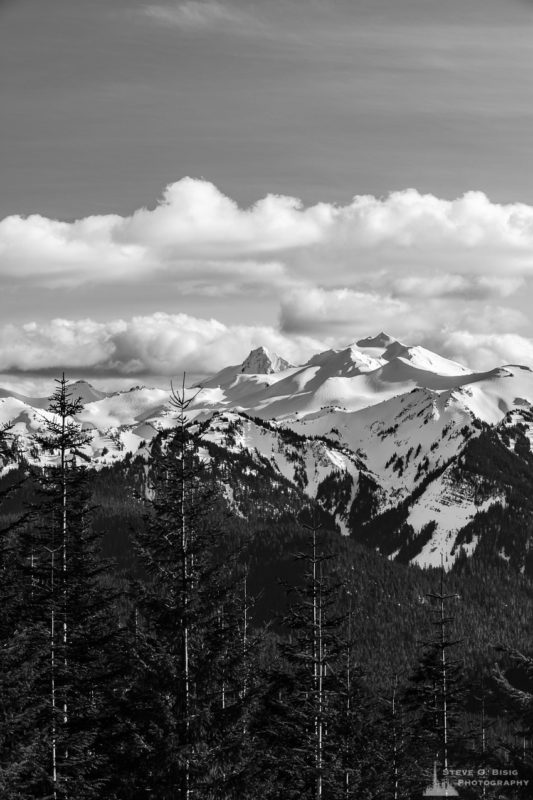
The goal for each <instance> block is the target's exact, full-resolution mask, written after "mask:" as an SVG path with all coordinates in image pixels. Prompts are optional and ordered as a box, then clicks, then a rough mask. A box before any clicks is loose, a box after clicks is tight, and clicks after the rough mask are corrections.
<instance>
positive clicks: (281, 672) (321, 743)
mask: <svg viewBox="0 0 533 800" xmlns="http://www.w3.org/2000/svg"><path fill="white" fill-rule="evenodd" d="M304 527H305V528H306V529H307V531H308V532H309V540H310V542H309V548H308V549H306V550H305V551H302V552H300V553H299V554H298V555H297V556H296V558H297V561H298V562H300V564H301V565H302V566H303V569H304V576H303V583H302V584H301V585H298V586H291V587H289V593H290V595H291V596H292V598H293V600H292V604H291V606H290V609H289V612H288V614H287V616H286V617H285V619H284V626H285V628H286V631H287V637H286V638H284V639H283V640H281V641H280V644H279V648H278V654H277V656H276V657H275V659H274V660H273V663H272V664H270V665H269V666H267V668H266V670H265V672H264V674H263V681H264V694H263V697H262V700H261V706H260V709H259V711H258V714H257V717H256V721H255V725H256V735H257V740H258V742H259V749H260V751H261V754H262V755H261V757H260V758H258V761H257V765H258V772H259V774H260V775H261V776H262V783H261V782H259V784H258V786H259V790H260V791H259V792H258V796H262V797H265V798H270V797H272V798H277V797H279V796H281V794H283V796H284V797H286V798H294V799H296V798H313V799H314V798H316V799H317V800H320V799H321V798H324V799H326V798H327V799H328V800H329V798H331V799H332V800H333V798H335V800H336V798H341V797H346V798H354V797H360V796H361V795H360V794H358V791H359V788H358V787H359V780H358V779H356V778H355V773H357V764H356V763H355V762H354V761H353V758H355V757H356V756H355V751H356V749H357V748H356V746H354V743H355V742H356V740H357V733H356V728H357V726H358V725H360V716H359V714H360V712H361V703H360V702H359V701H358V700H357V701H356V697H357V694H358V691H357V690H358V680H357V679H356V675H355V670H354V665H353V658H352V655H353V654H352V653H351V652H350V645H349V644H348V643H347V642H346V640H345V639H344V638H343V626H345V623H346V614H343V613H342V612H341V613H339V612H338V610H337V598H338V595H339V591H340V584H339V582H338V579H337V578H336V577H335V575H334V572H333V570H332V569H331V565H330V564H329V562H330V559H331V556H330V555H329V554H328V553H325V552H324V551H323V549H322V547H321V546H320V542H319V536H318V534H319V531H320V530H321V526H320V525H319V524H317V523H316V521H313V522H312V523H311V524H304ZM344 633H345V631H344ZM361 727H362V726H361Z"/></svg>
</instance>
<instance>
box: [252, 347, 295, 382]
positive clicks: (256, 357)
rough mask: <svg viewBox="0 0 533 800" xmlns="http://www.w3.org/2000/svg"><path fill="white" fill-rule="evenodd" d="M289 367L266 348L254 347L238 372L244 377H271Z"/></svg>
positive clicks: (282, 359)
mask: <svg viewBox="0 0 533 800" xmlns="http://www.w3.org/2000/svg"><path fill="white" fill-rule="evenodd" d="M290 366H292V365H291V364H289V362H288V361H286V360H285V359H284V358H282V357H281V356H278V355H277V353H271V352H270V351H269V350H267V348H266V347H256V349H255V350H251V351H250V353H249V354H248V356H247V357H246V358H245V359H244V361H243V362H242V364H241V369H240V372H241V373H245V374H246V375H271V374H272V373H273V372H282V371H283V370H284V369H288V368H289V367H290Z"/></svg>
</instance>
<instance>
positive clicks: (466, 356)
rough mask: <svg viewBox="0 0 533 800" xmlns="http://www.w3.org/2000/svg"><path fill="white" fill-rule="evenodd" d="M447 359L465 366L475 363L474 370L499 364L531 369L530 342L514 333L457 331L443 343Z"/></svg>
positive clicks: (532, 348) (531, 351) (532, 363)
mask: <svg viewBox="0 0 533 800" xmlns="http://www.w3.org/2000/svg"><path fill="white" fill-rule="evenodd" d="M442 345H443V347H444V348H445V350H446V352H447V353H448V354H449V355H450V357H452V358H455V359H456V360H457V361H460V362H462V363H463V364H464V363H469V361H470V362H471V361H472V359H474V361H475V367H476V368H477V369H480V370H482V369H492V368H493V367H495V366H500V365H502V364H520V365H525V366H530V367H533V339H531V338H528V337H525V336H519V335H518V334H515V333H472V332H471V331H467V330H458V331H454V332H453V333H450V334H449V336H447V337H446V338H445V339H444V341H443V342H442Z"/></svg>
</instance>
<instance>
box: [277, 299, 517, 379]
mask: <svg viewBox="0 0 533 800" xmlns="http://www.w3.org/2000/svg"><path fill="white" fill-rule="evenodd" d="M527 321H528V320H527V318H526V317H525V315H524V314H523V313H522V312H521V311H520V310H518V309H516V308H509V307H506V306H500V305H497V304H495V305H493V304H490V303H482V302H479V298H478V299H474V300H472V301H470V302H465V303H460V304H458V303H454V302H452V303H450V299H449V296H448V294H447V293H446V291H444V292H443V293H442V294H441V295H439V294H438V293H435V294H434V295H432V296H428V295H427V294H425V293H424V292H418V293H415V294H411V295H409V296H404V297H395V296H392V295H390V294H383V293H378V292H364V291H354V290H350V289H325V288H319V287H312V288H303V287H302V288H297V289H294V290H292V291H290V292H289V293H288V294H287V296H286V297H285V298H284V299H283V300H282V301H281V311H280V329H281V331H282V332H283V333H284V334H287V335H293V334H297V335H299V336H303V335H307V336H311V335H313V334H314V333H316V334H317V335H320V336H321V337H322V338H324V337H325V338H328V339H330V340H331V339H335V340H336V341H337V342H339V343H341V342H342V341H344V342H345V343H346V342H349V341H353V340H354V339H357V338H359V337H364V336H367V335H368V334H369V333H371V332H372V331H376V330H380V329H381V330H383V329H384V330H386V331H388V332H389V333H391V334H392V335H393V336H395V337H397V338H400V339H403V340H404V341H405V342H407V343H413V342H415V343H417V344H419V343H421V342H425V343H426V344H427V345H428V346H430V347H434V348H435V349H436V350H437V351H438V352H440V351H443V348H444V349H446V348H449V347H450V345H449V339H448V335H449V334H450V332H451V331H454V330H461V329H464V330H469V331H470V332H471V333H472V334H473V335H474V334H476V335H477V334H483V333H484V332H486V331H493V330H507V331H508V330H513V329H516V328H520V327H523V326H525V325H526V324H527ZM475 360H476V353H475V352H470V353H468V358H467V359H466V361H467V363H469V364H470V363H473V362H474V361H475ZM474 366H475V364H474ZM492 366H494V363H493V365H492Z"/></svg>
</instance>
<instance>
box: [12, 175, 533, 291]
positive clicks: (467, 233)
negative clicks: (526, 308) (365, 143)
mask: <svg viewBox="0 0 533 800" xmlns="http://www.w3.org/2000/svg"><path fill="white" fill-rule="evenodd" d="M273 263H275V264H276V265H277V269H278V275H273V274H271V273H269V272H268V270H266V271H265V265H269V264H270V265H271V264H273ZM436 270H437V271H441V270H443V271H444V272H446V273H450V274H451V273H453V275H454V276H455V280H456V281H457V280H459V278H458V277H457V276H462V275H467V276H468V275H477V276H484V277H486V276H489V275H492V276H496V277H498V276H499V277H500V278H501V276H502V275H503V274H505V275H507V276H510V277H511V278H513V279H514V280H517V279H518V278H520V277H521V276H528V275H530V274H531V273H533V207H531V206H528V205H525V204H520V203H517V204H510V205H501V204H497V203H491V202H490V200H489V199H488V198H487V197H486V196H485V195H484V194H482V193H481V192H469V193H467V194H466V195H464V197H461V198H459V199H457V200H454V201H448V200H443V199H440V198H437V197H434V196H432V195H427V194H426V195H424V194H420V193H419V192H417V191H415V190H413V189H409V190H405V191H401V192H393V193H392V194H390V195H389V196H387V197H385V198H376V197H372V196H367V195H362V196H356V197H354V199H353V200H352V202H350V203H349V204H347V205H344V206H338V205H335V204H331V203H317V204H315V205H311V206H307V207H306V206H304V205H303V203H302V202H301V201H300V200H298V199H297V198H294V197H286V196H279V195H268V196H267V197H264V198H263V199H260V200H258V201H257V202H256V203H255V204H254V205H252V206H250V207H249V208H241V207H239V206H238V205H237V203H235V202H234V201H233V200H232V199H231V198H229V197H227V196H226V195H224V194H223V193H222V192H220V190H219V189H217V187H216V186H214V185H213V184H212V183H209V182H208V181H203V180H195V179H192V178H183V179H182V180H180V181H177V182H175V183H172V184H170V185H169V186H168V187H167V188H166V190H165V191H164V193H163V195H162V197H161V199H160V200H159V202H158V203H157V204H156V206H155V207H154V208H152V209H148V208H142V209H139V210H137V211H135V212H134V213H133V214H131V215H130V216H124V217H123V216H119V215H116V214H109V215H99V216H91V217H86V218H84V219H80V220H77V221H75V222H64V221H58V220H52V219H48V218H46V217H43V216H40V215H36V214H34V215H31V216H28V217H21V216H11V217H7V218H5V219H4V220H2V221H0V279H2V280H4V281H23V280H25V279H31V280H32V281H41V282H43V283H47V284H50V283H65V284H68V285H72V286H75V285H78V284H83V283H87V282H93V283H106V282H109V281H115V282H119V283H120V282H123V283H126V282H132V281H136V282H142V281H146V280H154V279H160V278H161V280H163V278H162V277H161V276H164V280H169V279H170V280H175V281H181V280H188V279H189V278H190V277H191V275H195V274H199V275H201V276H202V277H203V279H204V280H205V282H207V283H208V282H209V281H210V282H211V283H212V285H213V286H215V285H216V284H217V283H218V282H219V281H220V279H221V276H228V275H229V276H234V278H235V284H236V286H237V285H238V284H239V283H240V282H241V281H242V278H243V272H245V273H246V279H247V280H249V281H250V282H252V283H254V284H256V285H257V284H260V283H263V284H264V285H265V286H268V287H269V288H272V287H274V288H275V287H276V286H278V285H281V286H285V285H286V283H287V282H292V283H294V284H296V283H298V282H312V283H317V284H324V285H328V286H336V287H339V286H346V287H347V288H357V284H358V282H359V281H360V280H361V278H362V277H365V276H366V278H368V276H371V275H376V274H377V273H380V272H381V273H383V274H385V275H386V276H388V277H389V278H390V280H398V279H402V278H405V277H406V276H407V277H410V278H412V277H413V276H417V277H424V276H427V275H428V273H432V272H435V271H436ZM243 282H244V283H246V280H244V281H243ZM236 290H237V289H236Z"/></svg>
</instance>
